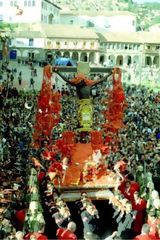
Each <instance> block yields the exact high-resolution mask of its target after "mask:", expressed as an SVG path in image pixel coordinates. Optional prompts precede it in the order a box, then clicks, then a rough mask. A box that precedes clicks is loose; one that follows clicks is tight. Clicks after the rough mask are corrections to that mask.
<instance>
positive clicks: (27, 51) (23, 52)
mask: <svg viewBox="0 0 160 240" xmlns="http://www.w3.org/2000/svg"><path fill="white" fill-rule="evenodd" d="M30 54H31V52H29V50H24V51H22V57H23V58H28V57H29V55H30Z"/></svg>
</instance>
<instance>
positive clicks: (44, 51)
mask: <svg viewBox="0 0 160 240" xmlns="http://www.w3.org/2000/svg"><path fill="white" fill-rule="evenodd" d="M23 28H24V27H22V29H23ZM22 29H19V30H18V31H17V32H15V33H14V34H13V35H12V40H11V42H10V52H11V51H16V57H17V58H29V57H32V58H33V59H35V60H38V59H41V60H45V59H47V58H48V57H52V58H53V59H55V58H57V57H60V56H61V57H69V58H72V59H73V60H75V61H76V62H77V61H86V62H90V63H91V64H94V65H98V66H104V65H118V66H124V67H125V66H133V65H140V66H142V67H145V66H154V67H155V68H159V67H160V33H155V34H152V33H150V32H135V33H133V34H127V33H118V32H116V33H113V32H112V33H111V32H108V33H104V34H102V33H97V32H95V31H94V29H90V28H84V27H83V28H82V27H80V26H72V25H68V26H67V25H59V24H57V25H48V24H31V25H28V28H27V26H26V27H25V29H26V31H24V30H22ZM10 55H11V53H10Z"/></svg>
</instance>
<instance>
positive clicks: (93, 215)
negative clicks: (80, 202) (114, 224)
mask: <svg viewBox="0 0 160 240" xmlns="http://www.w3.org/2000/svg"><path fill="white" fill-rule="evenodd" d="M81 219H82V222H83V226H84V239H85V240H92V239H99V237H98V235H97V234H98V229H99V216H98V211H97V209H96V208H95V206H94V205H93V204H92V203H88V205H87V206H86V210H85V211H82V212H81Z"/></svg>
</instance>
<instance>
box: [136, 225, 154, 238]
mask: <svg viewBox="0 0 160 240" xmlns="http://www.w3.org/2000/svg"><path fill="white" fill-rule="evenodd" d="M149 231H150V227H149V225H148V224H147V223H145V224H143V226H142V230H141V234H140V235H137V236H136V237H135V238H134V239H133V240H156V239H157V238H156V237H154V236H152V235H150V233H149Z"/></svg>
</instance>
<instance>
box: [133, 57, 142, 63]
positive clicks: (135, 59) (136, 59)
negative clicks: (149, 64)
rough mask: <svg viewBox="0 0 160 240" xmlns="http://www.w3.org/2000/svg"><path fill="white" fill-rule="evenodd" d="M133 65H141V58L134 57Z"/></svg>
mask: <svg viewBox="0 0 160 240" xmlns="http://www.w3.org/2000/svg"><path fill="white" fill-rule="evenodd" d="M133 63H134V64H135V65H137V64H139V63H140V58H139V57H138V56H137V55H135V56H133Z"/></svg>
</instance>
